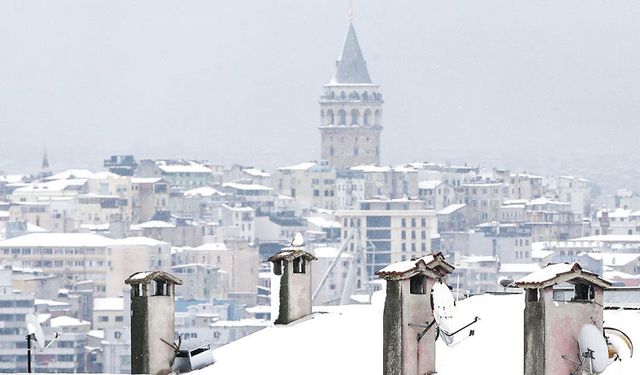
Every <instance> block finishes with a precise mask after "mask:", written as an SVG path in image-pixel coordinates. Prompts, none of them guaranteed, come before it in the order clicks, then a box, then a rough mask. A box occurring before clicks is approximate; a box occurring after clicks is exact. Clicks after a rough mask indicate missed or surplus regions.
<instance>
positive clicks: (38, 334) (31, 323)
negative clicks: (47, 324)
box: [26, 314, 44, 351]
mask: <svg viewBox="0 0 640 375" xmlns="http://www.w3.org/2000/svg"><path fill="white" fill-rule="evenodd" d="M26 320H27V332H28V333H29V335H30V336H31V338H32V339H33V340H35V342H36V346H37V347H38V350H40V351H43V350H44V331H43V330H42V326H41V325H40V322H38V317H37V316H35V315H34V314H28V315H27V317H26Z"/></svg>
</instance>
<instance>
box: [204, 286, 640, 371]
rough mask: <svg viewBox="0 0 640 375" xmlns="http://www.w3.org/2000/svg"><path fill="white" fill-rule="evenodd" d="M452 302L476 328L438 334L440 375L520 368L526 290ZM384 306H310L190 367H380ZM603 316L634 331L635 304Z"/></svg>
mask: <svg viewBox="0 0 640 375" xmlns="http://www.w3.org/2000/svg"><path fill="white" fill-rule="evenodd" d="M457 306H458V308H457V311H458V313H464V314H467V313H468V314H469V315H471V314H472V315H477V316H478V317H480V320H479V321H478V323H476V324H475V325H474V329H475V335H474V336H473V337H470V338H469V339H467V340H465V341H464V342H462V343H460V344H459V345H455V346H452V347H449V346H446V345H445V344H444V343H443V342H442V340H438V341H437V342H436V351H437V354H438V358H437V364H436V366H437V367H436V369H437V371H438V375H459V374H492V375H513V374H522V373H523V364H524V359H523V353H524V336H523V335H524V329H523V326H524V321H523V319H524V314H523V310H524V296H523V295H522V294H516V295H490V294H484V295H479V296H473V297H470V298H467V299H465V300H462V301H459V302H458V304H457ZM383 308H384V293H383V292H376V293H374V295H373V300H372V304H371V305H368V304H367V305H345V306H327V307H315V308H314V311H316V312H318V313H317V314H314V315H313V316H312V317H311V318H310V319H307V320H304V321H301V322H297V323H294V324H291V325H288V326H274V325H270V326H268V327H267V328H265V329H263V330H260V331H258V332H256V333H254V334H251V335H248V336H245V337H243V338H241V339H239V340H236V341H234V342H232V343H230V344H227V345H224V346H221V347H219V348H217V349H214V352H213V353H214V357H215V359H216V362H215V363H214V364H213V365H211V366H209V367H206V368H204V369H201V370H197V371H195V372H193V374H194V375H236V374H278V375H298V374H300V373H301V372H303V373H304V374H306V375H325V374H382V371H383V370H382V366H383V364H382V358H383V341H382V340H383V337H382V332H383V330H382V323H383V322H382V319H383V318H382V317H383ZM320 312H321V313H320ZM604 319H605V321H606V322H607V325H608V326H612V327H616V328H619V329H621V330H622V331H624V332H625V333H627V334H628V335H629V336H630V337H632V338H633V337H640V325H639V324H637V322H638V313H637V311H634V310H605V311H604ZM491 348H500V349H499V350H488V349H491ZM248 353H250V356H251V357H250V358H251V360H247V355H248ZM283 353H286V358H282V356H283ZM639 367H640V356H634V357H633V358H631V359H629V360H628V362H626V363H625V361H622V362H620V361H618V362H614V363H613V364H612V365H610V366H609V368H607V370H606V371H605V372H604V373H603V374H602V375H632V374H633V375H636V374H637V369H638V368H639Z"/></svg>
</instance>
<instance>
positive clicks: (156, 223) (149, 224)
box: [131, 220, 175, 229]
mask: <svg viewBox="0 0 640 375" xmlns="http://www.w3.org/2000/svg"><path fill="white" fill-rule="evenodd" d="M174 227H175V225H174V224H171V223H167V222H166V221H162V220H151V221H146V222H144V223H140V224H135V225H132V226H131V229H148V228H174Z"/></svg>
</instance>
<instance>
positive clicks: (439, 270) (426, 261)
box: [376, 253, 454, 280]
mask: <svg viewBox="0 0 640 375" xmlns="http://www.w3.org/2000/svg"><path fill="white" fill-rule="evenodd" d="M453 269H454V267H453V266H452V265H451V264H449V263H447V262H446V261H445V260H444V256H443V255H442V253H436V254H429V255H426V256H423V257H422V258H417V259H411V260H404V261H400V262H395V263H391V264H389V265H388V266H386V267H384V268H382V269H381V270H379V271H378V272H376V275H378V277H381V278H384V279H388V280H399V279H406V278H409V277H411V276H413V275H415V274H418V273H421V272H422V273H424V272H425V271H426V270H432V271H434V272H435V273H436V274H438V275H440V276H444V275H445V274H447V273H451V272H452V271H453Z"/></svg>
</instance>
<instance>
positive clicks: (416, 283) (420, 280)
mask: <svg viewBox="0 0 640 375" xmlns="http://www.w3.org/2000/svg"><path fill="white" fill-rule="evenodd" d="M426 281H427V277H426V276H425V275H415V276H413V277H411V278H410V279H409V293H411V294H426V293H427V292H426Z"/></svg>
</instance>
